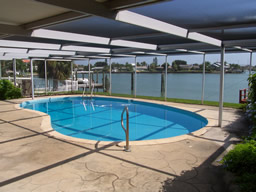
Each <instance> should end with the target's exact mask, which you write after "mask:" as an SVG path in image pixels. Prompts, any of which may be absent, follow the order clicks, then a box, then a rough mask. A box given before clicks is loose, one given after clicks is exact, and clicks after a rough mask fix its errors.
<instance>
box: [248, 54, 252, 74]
mask: <svg viewBox="0 0 256 192" xmlns="http://www.w3.org/2000/svg"><path fill="white" fill-rule="evenodd" d="M251 73H252V52H250V68H249V76H250V75H251Z"/></svg>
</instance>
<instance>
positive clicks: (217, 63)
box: [210, 62, 230, 71]
mask: <svg viewBox="0 0 256 192" xmlns="http://www.w3.org/2000/svg"><path fill="white" fill-rule="evenodd" d="M220 66H221V63H220V62H215V63H213V64H211V66H210V68H211V69H212V70H215V71H220ZM224 67H225V70H228V69H229V68H230V65H229V64H227V63H226V64H225V66H224Z"/></svg>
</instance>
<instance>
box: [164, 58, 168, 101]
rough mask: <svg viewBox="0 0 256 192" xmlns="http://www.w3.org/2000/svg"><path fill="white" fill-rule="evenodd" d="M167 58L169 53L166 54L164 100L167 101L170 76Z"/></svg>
mask: <svg viewBox="0 0 256 192" xmlns="http://www.w3.org/2000/svg"><path fill="white" fill-rule="evenodd" d="M167 58H168V55H166V56H165V93H164V100H165V101H166V99H167V77H168V74H167V70H168V64H167Z"/></svg>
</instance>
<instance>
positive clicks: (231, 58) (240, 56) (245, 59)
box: [75, 53, 256, 65]
mask: <svg viewBox="0 0 256 192" xmlns="http://www.w3.org/2000/svg"><path fill="white" fill-rule="evenodd" d="M153 58H154V56H150V57H142V56H141V57H137V62H143V61H146V62H147V63H148V64H150V63H152V61H153ZM254 58H255V54H253V61H252V62H253V63H252V64H253V65H255V64H254V63H255V62H256V61H255V62H254ZM177 59H179V60H185V61H187V63H188V64H194V63H199V64H201V63H202V62H203V56H202V55H181V56H168V63H172V61H174V60H177ZM164 60H165V58H164V57H163V56H158V64H163V63H164ZM97 61H104V59H101V60H100V59H94V60H91V61H90V63H92V64H94V63H95V62H97ZM206 61H210V62H211V63H214V62H216V61H220V54H206ZM225 61H227V62H228V63H236V64H239V65H248V64H249V61H250V54H249V53H232V54H231V53H229V54H225ZM112 62H118V63H123V64H125V63H126V62H129V63H134V58H115V59H112ZM75 63H77V64H85V65H87V64H88V61H76V62H75Z"/></svg>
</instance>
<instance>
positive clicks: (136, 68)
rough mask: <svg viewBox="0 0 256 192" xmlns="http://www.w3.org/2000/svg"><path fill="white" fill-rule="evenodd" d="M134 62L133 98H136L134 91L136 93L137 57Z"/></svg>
mask: <svg viewBox="0 0 256 192" xmlns="http://www.w3.org/2000/svg"><path fill="white" fill-rule="evenodd" d="M134 61H135V75H134V97H136V91H137V57H136V56H135V57H134Z"/></svg>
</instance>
